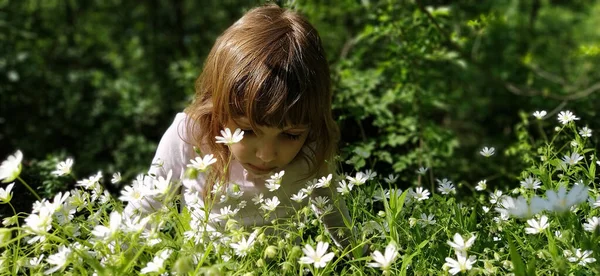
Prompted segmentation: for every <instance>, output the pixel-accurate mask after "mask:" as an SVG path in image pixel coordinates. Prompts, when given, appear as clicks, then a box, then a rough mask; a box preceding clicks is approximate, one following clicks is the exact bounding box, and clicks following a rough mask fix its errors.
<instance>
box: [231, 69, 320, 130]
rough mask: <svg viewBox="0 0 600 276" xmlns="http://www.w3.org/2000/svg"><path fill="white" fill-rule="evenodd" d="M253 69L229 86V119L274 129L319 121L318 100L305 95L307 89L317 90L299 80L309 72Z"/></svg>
mask: <svg viewBox="0 0 600 276" xmlns="http://www.w3.org/2000/svg"><path fill="white" fill-rule="evenodd" d="M271 63H277V62H273V61H271ZM279 63H281V62H279ZM284 65H286V64H285V62H284ZM253 67H254V68H256V69H255V70H252V71H248V72H247V73H248V74H247V75H245V76H243V77H240V78H238V81H237V82H236V83H235V85H234V87H233V90H234V93H232V95H231V97H232V98H230V103H231V104H230V106H229V108H230V110H229V111H230V112H229V114H230V115H231V116H233V117H246V118H248V120H250V123H251V124H252V125H263V126H269V127H277V128H284V127H287V126H298V125H306V126H308V125H313V126H314V125H315V124H318V122H319V121H321V120H322V118H323V116H324V114H323V112H324V110H322V109H320V108H318V106H319V103H318V100H319V99H318V98H317V97H314V96H313V95H310V93H308V91H309V89H317V88H316V87H310V86H309V85H307V84H306V82H302V81H300V80H301V79H302V78H303V76H305V77H304V79H307V77H306V76H307V75H308V74H309V73H310V72H309V71H308V70H302V69H300V70H294V69H297V68H301V67H303V66H301V65H300V66H293V65H292V66H286V67H288V68H290V69H291V70H290V69H285V68H281V67H277V66H267V65H265V63H264V62H263V63H262V64H261V65H259V66H257V65H256V64H255V65H254V66H253Z"/></svg>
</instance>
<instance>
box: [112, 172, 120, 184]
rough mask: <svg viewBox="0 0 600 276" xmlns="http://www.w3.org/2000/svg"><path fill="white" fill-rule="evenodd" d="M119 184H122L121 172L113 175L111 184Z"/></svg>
mask: <svg viewBox="0 0 600 276" xmlns="http://www.w3.org/2000/svg"><path fill="white" fill-rule="evenodd" d="M119 182H121V173H120V172H116V173H113V175H112V179H111V180H110V183H112V184H117V183H119Z"/></svg>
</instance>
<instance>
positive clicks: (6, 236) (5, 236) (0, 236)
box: [0, 228, 12, 247]
mask: <svg viewBox="0 0 600 276" xmlns="http://www.w3.org/2000/svg"><path fill="white" fill-rule="evenodd" d="M11 236H12V234H11V233H10V229H6V228H0V247H4V246H6V245H8V244H7V243H8V242H9V241H10V238H11Z"/></svg>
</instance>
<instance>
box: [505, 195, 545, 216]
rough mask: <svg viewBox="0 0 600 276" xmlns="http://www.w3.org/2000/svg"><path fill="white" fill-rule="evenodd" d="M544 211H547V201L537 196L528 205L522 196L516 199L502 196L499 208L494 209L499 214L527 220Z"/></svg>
mask: <svg viewBox="0 0 600 276" xmlns="http://www.w3.org/2000/svg"><path fill="white" fill-rule="evenodd" d="M546 209H548V204H547V201H546V200H544V199H543V198H541V197H538V196H534V197H533V198H532V199H531V202H530V203H528V202H527V199H525V198H524V197H523V196H519V197H518V198H513V197H509V196H504V197H502V199H501V202H500V203H499V207H496V211H498V212H500V214H503V215H505V216H512V217H517V218H529V217H532V216H534V215H536V214H538V213H540V212H541V211H543V210H546Z"/></svg>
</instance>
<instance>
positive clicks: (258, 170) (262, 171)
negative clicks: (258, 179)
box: [246, 163, 275, 174]
mask: <svg viewBox="0 0 600 276" xmlns="http://www.w3.org/2000/svg"><path fill="white" fill-rule="evenodd" d="M246 167H247V168H248V169H250V170H251V171H252V172H254V173H258V174H267V173H270V172H271V171H273V170H274V169H275V167H271V168H268V167H258V166H255V165H252V164H250V163H246Z"/></svg>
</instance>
